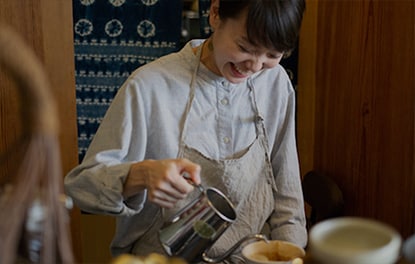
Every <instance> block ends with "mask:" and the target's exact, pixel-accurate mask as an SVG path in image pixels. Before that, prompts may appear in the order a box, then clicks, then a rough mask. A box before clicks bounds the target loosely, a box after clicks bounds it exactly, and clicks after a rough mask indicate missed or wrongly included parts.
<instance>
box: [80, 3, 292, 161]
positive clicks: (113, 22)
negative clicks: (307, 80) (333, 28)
mask: <svg viewBox="0 0 415 264" xmlns="http://www.w3.org/2000/svg"><path fill="white" fill-rule="evenodd" d="M72 3H73V22H74V48H75V83H76V105H77V123H78V154H79V161H81V160H82V159H83V157H84V155H85V153H86V150H87V149H88V146H89V143H90V142H91V140H92V138H93V137H94V135H95V132H96V130H97V129H98V126H99V125H100V123H101V120H102V118H103V117H104V115H105V112H106V111H107V109H108V107H109V105H110V104H111V102H112V98H113V97H114V96H115V94H116V93H117V91H118V89H119V88H120V86H121V85H122V84H123V83H124V81H125V80H126V79H127V78H128V76H129V75H130V74H131V73H132V72H133V71H134V70H135V69H136V68H138V67H139V66H141V65H144V64H146V63H148V62H150V61H153V60H154V59H156V58H158V57H160V56H163V55H165V54H168V53H171V52H174V51H177V50H178V49H180V48H181V42H180V38H181V27H182V11H183V10H182V7H183V3H182V0H73V2H72ZM198 6H199V26H200V35H199V36H192V37H194V38H207V37H209V35H210V34H211V33H212V31H211V29H210V27H209V22H208V16H209V6H210V0H198ZM297 61H298V57H297V50H295V51H294V52H293V53H292V55H291V56H290V57H289V58H287V59H284V60H283V61H281V64H282V65H283V66H284V67H285V68H286V70H287V72H288V73H289V75H290V78H291V81H292V82H293V85H294V87H296V84H297Z"/></svg>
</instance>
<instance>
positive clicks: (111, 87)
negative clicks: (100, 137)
mask: <svg viewBox="0 0 415 264" xmlns="http://www.w3.org/2000/svg"><path fill="white" fill-rule="evenodd" d="M181 17H182V2H181V1H180V0H73V23H74V49H75V83H76V98H77V101H76V102H77V122H78V147H79V152H78V153H79V160H82V158H83V156H84V154H85V152H86V150H87V148H88V146H89V143H90V141H91V140H92V138H93V136H94V135H95V132H96V130H97V128H98V126H99V124H100V122H101V120H102V118H103V116H104V115H105V112H106V110H107V109H108V106H109V105H110V103H111V101H112V98H113V97H114V95H115V94H116V92H117V90H118V89H119V87H120V86H121V85H122V83H123V82H124V81H125V80H126V78H127V77H128V76H129V75H130V74H131V73H132V71H134V70H135V69H136V68H138V67H139V66H141V65H143V64H145V63H148V62H150V61H152V60H154V59H156V58H158V57H160V56H162V55H165V54H168V53H171V52H173V51H177V50H178V49H179V48H180V47H179V42H180V32H181Z"/></svg>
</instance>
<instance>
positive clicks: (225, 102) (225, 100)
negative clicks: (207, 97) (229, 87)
mask: <svg viewBox="0 0 415 264" xmlns="http://www.w3.org/2000/svg"><path fill="white" fill-rule="evenodd" d="M220 103H221V104H223V105H227V104H228V103H229V101H228V99H226V98H223V99H222V100H220Z"/></svg>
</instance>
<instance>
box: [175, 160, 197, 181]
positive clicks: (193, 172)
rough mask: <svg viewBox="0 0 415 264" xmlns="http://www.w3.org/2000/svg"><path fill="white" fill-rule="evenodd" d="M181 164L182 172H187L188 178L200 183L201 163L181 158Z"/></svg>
mask: <svg viewBox="0 0 415 264" xmlns="http://www.w3.org/2000/svg"><path fill="white" fill-rule="evenodd" d="M179 165H180V166H181V170H180V172H181V174H183V173H186V174H187V176H188V178H189V179H190V180H191V181H192V182H194V183H195V184H200V183H201V179H200V171H201V168H200V165H199V164H196V163H194V162H191V161H190V160H188V159H180V160H179Z"/></svg>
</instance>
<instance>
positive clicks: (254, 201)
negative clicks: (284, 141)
mask: <svg viewBox="0 0 415 264" xmlns="http://www.w3.org/2000/svg"><path fill="white" fill-rule="evenodd" d="M202 46H203V45H200V47H202ZM201 50H202V48H199V49H198V51H197V58H198V61H197V66H196V67H195V70H194V72H193V75H192V80H191V83H190V92H189V100H188V102H187V105H186V110H185V113H184V122H183V123H182V128H181V130H180V131H182V133H181V136H180V146H179V152H178V156H177V158H186V159H189V160H191V161H192V162H194V163H197V164H199V165H200V166H201V168H202V170H201V180H202V185H203V186H205V187H215V188H217V189H219V190H220V191H222V192H223V193H224V194H225V195H226V196H227V197H228V198H229V199H230V200H231V201H232V203H233V205H234V206H235V211H236V220H235V222H234V223H232V224H231V225H230V227H229V228H228V229H227V230H226V231H225V232H224V233H223V234H222V235H221V237H219V239H218V240H217V241H216V242H215V243H214V244H213V246H212V248H211V250H210V251H209V256H210V257H215V256H218V255H220V254H222V253H224V252H225V251H227V250H228V249H229V248H231V247H232V246H233V245H235V244H236V243H237V242H238V241H239V240H240V239H242V238H243V237H245V236H247V235H251V234H257V233H260V231H261V229H262V228H263V226H264V224H265V222H266V220H267V219H268V217H269V216H270V215H271V213H272V212H273V210H274V208H275V206H274V203H275V199H274V194H273V192H276V191H277V187H276V184H275V179H274V176H273V173H272V166H271V162H270V159H269V157H268V153H269V152H268V142H267V137H266V133H265V125H264V120H263V118H262V117H261V116H260V114H259V111H258V107H257V104H256V99H255V94H254V89H253V84H252V81H251V80H250V79H249V80H248V86H249V89H250V95H251V102H252V106H253V109H254V111H255V117H254V122H255V128H256V134H257V137H256V139H255V140H254V142H253V143H252V144H251V145H250V146H249V147H248V149H247V150H246V152H245V153H244V154H243V155H242V156H240V157H238V158H235V159H224V160H215V159H211V158H209V157H206V156H205V155H203V154H202V153H201V152H199V151H198V150H196V149H193V148H191V147H189V146H188V145H186V143H185V135H186V132H187V129H188V127H187V123H188V117H189V113H190V111H192V103H193V99H194V94H195V89H196V85H195V83H196V76H197V72H198V69H199V65H200V56H201ZM198 196H199V192H198V190H196V189H195V190H194V191H193V192H192V193H190V194H189V195H188V196H187V197H186V198H185V199H183V200H181V201H179V202H178V203H177V204H176V206H175V207H174V208H173V209H169V210H167V209H163V210H162V211H161V210H160V212H159V213H158V214H157V215H156V216H155V218H154V219H158V220H156V222H155V223H154V224H153V225H152V226H151V227H150V230H149V231H148V232H146V234H144V235H143V237H141V238H140V239H139V242H138V243H136V244H135V246H134V249H133V252H134V253H136V252H143V248H141V250H140V248H138V247H146V246H145V244H147V245H148V247H149V249H150V248H152V251H153V252H154V251H155V252H163V251H162V247H161V245H160V242H159V241H158V236H157V235H156V234H157V231H158V230H159V229H160V228H161V226H162V224H163V222H164V221H166V220H168V219H169V218H170V217H171V216H172V215H174V214H175V213H176V212H178V211H179V210H180V209H181V208H183V207H184V206H186V205H187V204H188V203H190V202H191V201H192V200H193V199H195V198H197V197H198ZM155 245H156V247H155ZM144 251H146V250H144Z"/></svg>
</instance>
